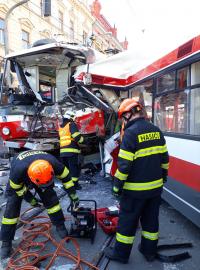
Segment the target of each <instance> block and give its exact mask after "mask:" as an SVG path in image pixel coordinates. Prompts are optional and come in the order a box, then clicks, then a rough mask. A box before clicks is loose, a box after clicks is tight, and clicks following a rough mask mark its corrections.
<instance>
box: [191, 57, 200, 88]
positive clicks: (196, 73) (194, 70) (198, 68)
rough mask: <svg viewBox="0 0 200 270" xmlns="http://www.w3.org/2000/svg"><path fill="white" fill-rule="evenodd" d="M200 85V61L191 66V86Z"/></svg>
mask: <svg viewBox="0 0 200 270" xmlns="http://www.w3.org/2000/svg"><path fill="white" fill-rule="evenodd" d="M199 83H200V61H199V62H196V63H194V64H192V65H191V85H195V84H199Z"/></svg>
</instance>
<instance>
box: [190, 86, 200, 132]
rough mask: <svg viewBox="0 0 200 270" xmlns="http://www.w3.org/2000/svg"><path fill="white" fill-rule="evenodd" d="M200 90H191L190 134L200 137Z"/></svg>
mask: <svg viewBox="0 0 200 270" xmlns="http://www.w3.org/2000/svg"><path fill="white" fill-rule="evenodd" d="M199 115H200V88H195V89H192V90H191V104H190V134H193V135H200V117H199Z"/></svg>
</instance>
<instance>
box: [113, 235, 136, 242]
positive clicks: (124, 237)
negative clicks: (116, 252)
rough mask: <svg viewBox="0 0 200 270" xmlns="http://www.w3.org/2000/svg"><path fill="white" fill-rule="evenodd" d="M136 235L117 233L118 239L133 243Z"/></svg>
mask: <svg viewBox="0 0 200 270" xmlns="http://www.w3.org/2000/svg"><path fill="white" fill-rule="evenodd" d="M134 238H135V237H134V236H125V235H122V234H120V233H116V240H117V241H118V242H121V243H123V244H133V241H134Z"/></svg>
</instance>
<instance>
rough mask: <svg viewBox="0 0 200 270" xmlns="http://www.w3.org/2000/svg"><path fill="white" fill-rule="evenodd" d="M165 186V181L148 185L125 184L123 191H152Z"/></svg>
mask: <svg viewBox="0 0 200 270" xmlns="http://www.w3.org/2000/svg"><path fill="white" fill-rule="evenodd" d="M162 186H163V179H162V178H161V179H159V180H155V181H152V182H146V183H130V182H125V183H124V187H123V189H127V190H150V189H155V188H159V187H162Z"/></svg>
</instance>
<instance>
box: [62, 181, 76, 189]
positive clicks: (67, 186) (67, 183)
mask: <svg viewBox="0 0 200 270" xmlns="http://www.w3.org/2000/svg"><path fill="white" fill-rule="evenodd" d="M63 186H64V187H65V188H66V189H68V188H70V187H73V186H74V183H73V181H72V180H70V181H68V182H66V183H63Z"/></svg>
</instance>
